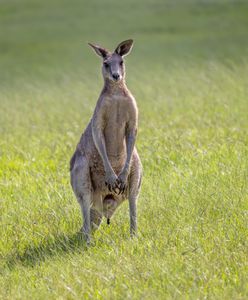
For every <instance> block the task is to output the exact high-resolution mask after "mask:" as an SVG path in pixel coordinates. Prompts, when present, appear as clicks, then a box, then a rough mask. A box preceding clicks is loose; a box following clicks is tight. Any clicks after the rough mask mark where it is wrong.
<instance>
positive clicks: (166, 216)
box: [0, 0, 248, 299]
mask: <svg viewBox="0 0 248 300" xmlns="http://www.w3.org/2000/svg"><path fill="white" fill-rule="evenodd" d="M247 10H248V3H247V1H228V0H226V1H225V0H216V1H197V0H187V1H186V0H185V1H178V0H177V1H162V0H161V1H160V0H156V1H154V0H153V1H152V0H142V1H141V0H140V1H131V0H127V1H121V2H119V1H113V0H106V1H96V0H92V1H79V0H71V1H69V0H67V1H65V0H60V1H58V0H50V1H47V0H43V1H34V0H32V1H31V0H22V1H18V0H12V1H7V0H1V1H0V135H1V139H0V232H1V239H0V259H1V263H0V298H1V299H156V298H157V299H247V298H248V285H247V282H248V275H247V274H248V257H247V256H248V254H247V251H248V250H247V249H248V241H247V236H248V197H247V194H248V193H247V192H248V185H247V179H248V174H247V170H248V153H247V152H248V148H247V144H248V139H247V128H248V118H247V114H248V102H247V101H248V85H247V78H248V60H247V57H248V56H247V55H248V33H247V28H248V18H247ZM127 38H134V40H135V46H134V49H133V51H132V54H131V55H130V56H129V57H128V58H127V81H128V86H129V88H130V90H131V91H132V92H133V94H134V95H135V97H136V99H137V102H138V106H139V110H140V122H139V123H140V125H139V136H138V140H137V147H138V149H139V152H140V156H141V159H142V163H143V166H144V181H143V186H142V193H141V195H140V199H139V206H138V212H139V237H138V238H137V239H134V240H130V239H129V223H128V205H127V203H125V204H124V205H123V206H122V207H121V208H120V210H119V211H118V212H117V213H116V215H115V217H114V219H113V221H112V224H111V226H109V227H107V225H106V224H105V222H104V224H102V226H101V228H100V230H99V231H98V232H97V233H96V235H95V238H94V242H93V245H92V246H91V247H90V248H89V249H87V248H86V247H85V245H84V242H83V241H82V240H81V239H80V237H79V236H78V235H77V231H78V229H79V228H80V226H81V215H80V210H79V206H78V204H77V202H76V200H75V198H74V196H73V194H72V191H71V188H70V185H69V171H68V165H69V159H70V157H71V155H72V153H73V151H74V148H75V146H76V143H77V142H78V140H79V137H80V134H81V133H82V131H83V129H84V128H85V126H86V125H87V123H88V121H89V118H90V117H91V115H92V111H93V109H94V106H95V102H96V100H97V97H98V95H99V92H100V90H101V86H102V79H101V74H100V61H99V60H98V58H97V57H96V56H95V55H94V54H93V52H92V50H91V49H89V48H88V46H87V44H86V42H87V41H91V42H96V43H99V44H102V45H103V46H105V47H108V48H110V49H113V48H114V47H115V46H116V45H117V43H118V42H120V41H122V40H124V39H127Z"/></svg>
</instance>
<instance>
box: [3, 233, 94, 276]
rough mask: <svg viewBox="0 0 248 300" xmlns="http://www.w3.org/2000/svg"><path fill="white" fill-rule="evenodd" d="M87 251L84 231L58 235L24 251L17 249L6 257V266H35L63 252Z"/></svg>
mask: <svg viewBox="0 0 248 300" xmlns="http://www.w3.org/2000/svg"><path fill="white" fill-rule="evenodd" d="M79 249H80V250H81V251H87V249H88V247H87V245H86V242H85V240H84V238H83V235H82V233H80V232H78V233H75V234H72V235H69V236H67V235H62V234H61V235H58V236H56V237H55V238H54V239H51V238H50V239H47V240H45V241H44V242H42V243H40V244H39V245H38V246H29V247H28V248H26V249H25V251H24V253H22V254H20V253H19V251H16V252H15V253H13V254H12V255H9V257H7V259H6V267H7V268H9V269H10V270H12V269H14V268H15V267H16V266H17V265H20V264H21V265H23V266H26V267H34V266H35V265H37V264H39V263H41V262H43V261H45V260H46V259H48V258H50V257H53V256H57V255H60V254H63V253H69V252H70V253H71V252H75V251H77V250H79Z"/></svg>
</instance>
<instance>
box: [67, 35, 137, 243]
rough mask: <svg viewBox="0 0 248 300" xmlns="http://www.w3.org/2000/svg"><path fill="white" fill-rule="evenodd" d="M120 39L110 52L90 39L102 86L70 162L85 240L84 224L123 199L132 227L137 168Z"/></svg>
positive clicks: (133, 115) (132, 104)
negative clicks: (99, 64) (100, 65)
mask: <svg viewBox="0 0 248 300" xmlns="http://www.w3.org/2000/svg"><path fill="white" fill-rule="evenodd" d="M126 42H128V43H125V42H123V43H121V44H120V45H122V46H121V47H120V45H119V46H118V47H119V48H118V47H117V48H116V51H115V52H114V53H112V54H110V52H108V51H107V50H106V49H104V48H100V47H99V46H94V45H92V44H90V45H91V46H92V47H93V48H94V49H95V51H96V53H97V54H98V55H100V56H102V58H103V69H102V72H103V76H104V87H103V90H102V92H101V94H100V97H99V99H98V101H97V104H96V108H95V110H94V114H93V117H92V119H91V120H90V123H89V124H88V126H87V128H86V130H85V131H84V133H83V134H82V136H81V139H80V141H79V143H78V145H77V148H76V151H75V153H74V154H73V156H72V158H71V162H70V170H71V184H72V188H73V190H74V193H75V195H76V197H77V199H78V202H79V204H80V206H81V209H82V214H83V217H84V225H83V231H84V233H85V235H86V238H87V241H89V236H90V228H91V229H94V228H97V227H98V226H99V225H100V222H101V219H102V216H105V217H106V218H107V219H110V218H111V216H112V215H113V213H114V212H115V210H116V208H117V207H118V206H119V205H120V204H121V203H122V202H123V201H124V200H125V199H127V198H128V199H129V207H130V229H131V233H132V234H133V233H134V232H135V231H136V226H137V225H136V222H137V221H136V200H137V197H138V194H139V189H140V184H141V169H142V168H141V163H140V159H139V156H138V153H137V150H136V148H135V146H134V142H135V137H136V133H137V126H138V125H137V124H138V109H137V105H136V101H135V99H134V97H133V96H132V94H131V93H130V91H129V90H128V88H127V86H126V84H125V67H124V64H123V63H121V62H122V56H123V55H125V54H126V53H127V52H128V51H129V50H130V48H131V46H132V43H131V44H130V40H129V41H126ZM99 49H100V50H99ZM120 49H122V50H120ZM121 51H122V52H121ZM118 53H120V54H122V55H120V54H118ZM106 64H107V66H106ZM118 76H119V77H118ZM115 77H116V78H118V79H117V80H114V78H115Z"/></svg>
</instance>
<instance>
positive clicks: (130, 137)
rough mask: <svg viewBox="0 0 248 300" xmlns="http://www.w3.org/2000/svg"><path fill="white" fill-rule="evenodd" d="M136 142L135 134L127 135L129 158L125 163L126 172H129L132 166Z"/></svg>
mask: <svg viewBox="0 0 248 300" xmlns="http://www.w3.org/2000/svg"><path fill="white" fill-rule="evenodd" d="M135 140H136V133H135V132H130V133H128V134H127V137H126V145H127V146H126V147H127V158H126V162H125V166H124V170H126V171H128V169H129V166H130V161H131V158H132V153H133V149H134V144H135Z"/></svg>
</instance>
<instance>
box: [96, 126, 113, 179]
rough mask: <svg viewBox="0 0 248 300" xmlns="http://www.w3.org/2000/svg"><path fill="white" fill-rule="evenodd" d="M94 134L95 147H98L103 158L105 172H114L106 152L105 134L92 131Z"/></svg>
mask: <svg viewBox="0 0 248 300" xmlns="http://www.w3.org/2000/svg"><path fill="white" fill-rule="evenodd" d="M92 132H93V140H94V143H95V146H96V148H97V150H98V153H99V154H100V156H101V158H102V161H103V165H104V169H105V172H106V173H108V172H111V171H113V169H112V166H111V164H110V162H109V159H108V155H107V151H106V145H105V140H104V136H103V134H102V133H99V132H98V133H96V132H95V131H94V129H93V130H92Z"/></svg>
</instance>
